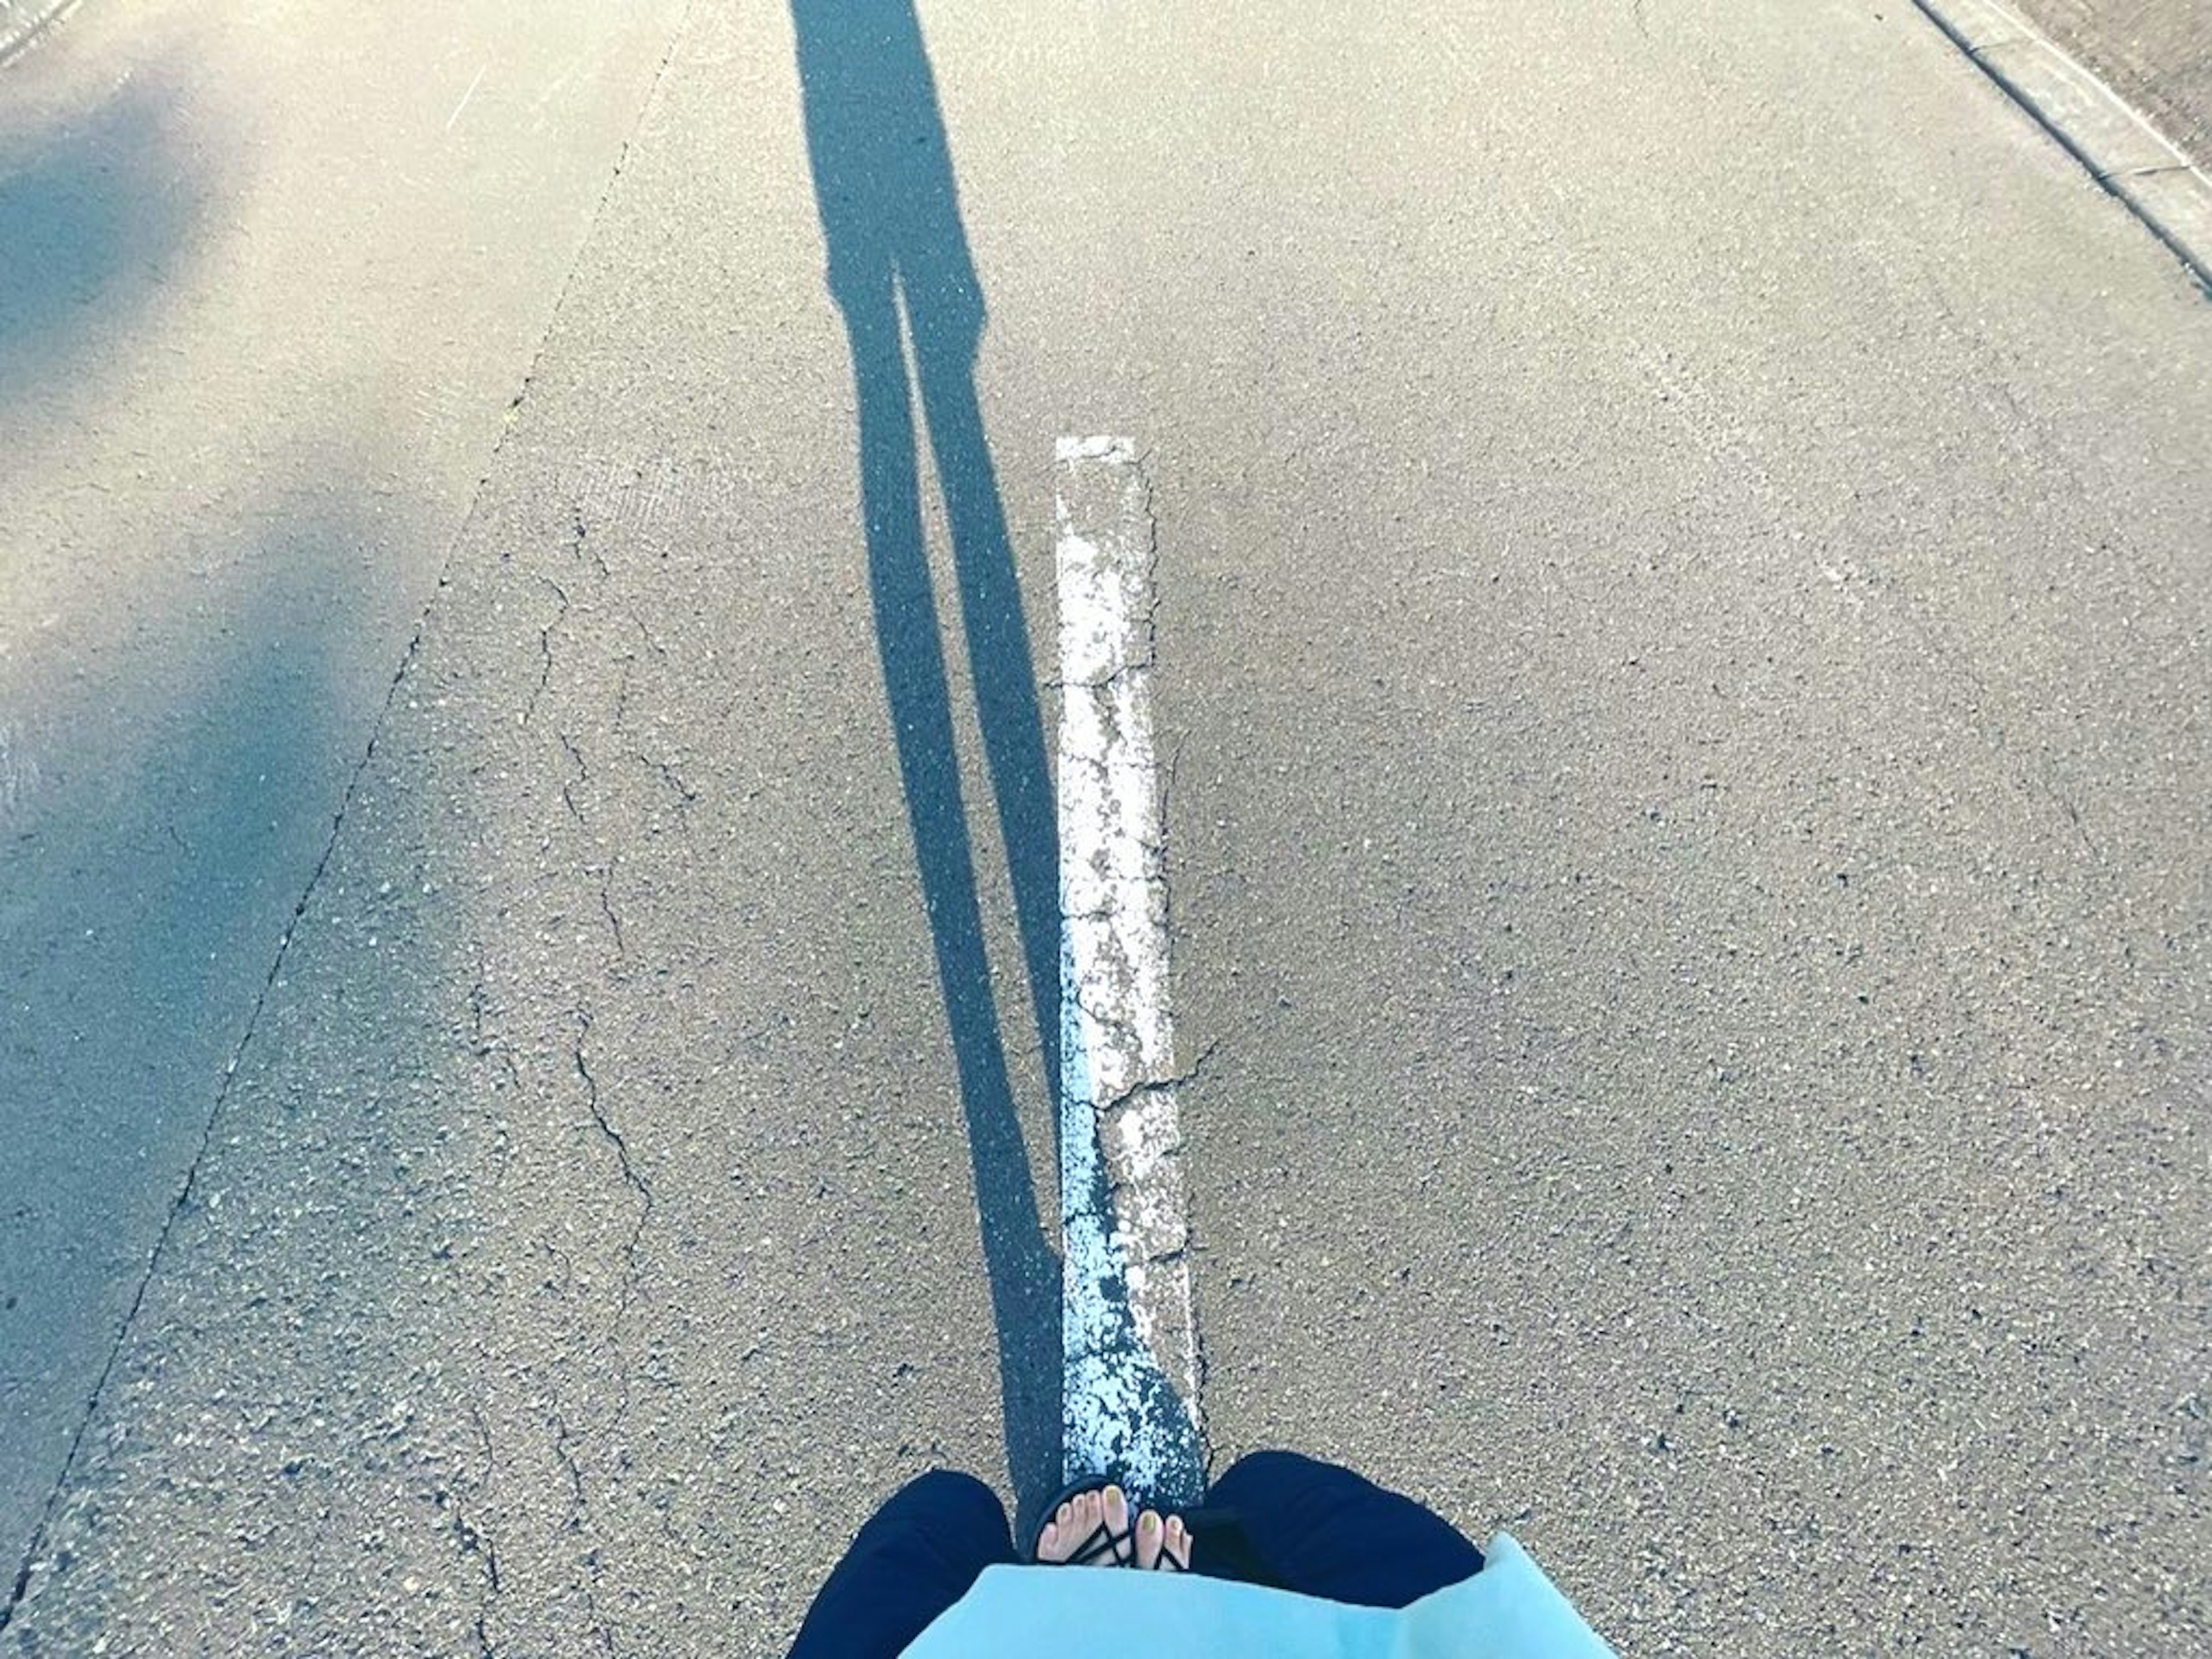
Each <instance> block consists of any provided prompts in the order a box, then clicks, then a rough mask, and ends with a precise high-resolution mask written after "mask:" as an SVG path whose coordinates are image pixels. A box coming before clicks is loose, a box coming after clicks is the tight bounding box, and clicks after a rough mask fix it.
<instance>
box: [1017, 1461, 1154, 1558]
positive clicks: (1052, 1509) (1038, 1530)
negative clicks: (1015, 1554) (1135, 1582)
mask: <svg viewBox="0 0 2212 1659" xmlns="http://www.w3.org/2000/svg"><path fill="white" fill-rule="evenodd" d="M1120 1485H1121V1482H1120V1481H1118V1480H1109V1479H1108V1478H1107V1477H1106V1476H1104V1475H1103V1474H1086V1475H1085V1476H1083V1477H1082V1478H1081V1479H1080V1480H1071V1481H1069V1482H1068V1483H1067V1484H1066V1486H1062V1487H1061V1488H1060V1490H1059V1491H1058V1492H1054V1494H1053V1495H1052V1498H1051V1499H1050V1501H1049V1502H1048V1503H1047V1504H1045V1506H1044V1507H1043V1509H1042V1510H1039V1511H1038V1513H1037V1522H1036V1525H1035V1526H1033V1527H1031V1528H1030V1534H1029V1535H1030V1561H1031V1562H1032V1563H1034V1564H1035V1565H1037V1566H1041V1567H1088V1566H1092V1565H1097V1564H1099V1563H1101V1562H1103V1561H1106V1560H1108V1559H1109V1558H1110V1559H1111V1561H1112V1563H1113V1565H1115V1566H1117V1567H1126V1566H1127V1565H1129V1564H1130V1563H1132V1562H1133V1561H1134V1560H1135V1559H1137V1523H1136V1522H1135V1520H1134V1519H1133V1518H1132V1519H1131V1521H1130V1522H1129V1524H1128V1525H1127V1526H1126V1527H1124V1528H1121V1531H1119V1532H1116V1531H1115V1530H1114V1528H1113V1527H1112V1526H1111V1525H1110V1524H1109V1522H1107V1519H1106V1516H1105V1511H1104V1510H1103V1509H1102V1510H1100V1512H1099V1516H1098V1524H1097V1526H1095V1527H1093V1528H1091V1535H1090V1536H1089V1537H1087V1538H1085V1540H1084V1541H1082V1543H1080V1544H1079V1545H1078V1546H1076V1549H1075V1553H1073V1555H1071V1556H1069V1557H1068V1558H1067V1559H1066V1560H1065V1561H1047V1560H1045V1559H1042V1557H1041V1556H1040V1555H1039V1554H1038V1553H1037V1547H1038V1546H1039V1545H1040V1544H1042V1543H1043V1541H1044V1529H1045V1528H1046V1527H1048V1526H1049V1525H1050V1524H1051V1523H1052V1522H1054V1521H1055V1520H1057V1519H1058V1518H1059V1516H1060V1505H1061V1504H1065V1503H1066V1502H1067V1501H1068V1500H1069V1499H1070V1498H1080V1497H1082V1496H1083V1495H1084V1494H1085V1492H1104V1491H1105V1490H1106V1488H1107V1487H1109V1486H1120ZM1122 1502H1123V1504H1124V1505H1125V1506H1126V1505H1127V1502H1128V1499H1127V1494H1126V1492H1125V1493H1124V1494H1123V1498H1122ZM1124 1546H1127V1551H1126V1553H1125V1552H1124V1548H1123V1547H1124Z"/></svg>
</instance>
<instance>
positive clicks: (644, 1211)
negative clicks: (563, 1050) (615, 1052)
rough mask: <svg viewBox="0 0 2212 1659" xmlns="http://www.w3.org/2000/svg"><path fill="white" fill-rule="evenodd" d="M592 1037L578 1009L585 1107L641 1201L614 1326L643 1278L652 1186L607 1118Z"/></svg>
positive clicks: (584, 1012)
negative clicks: (589, 1050)
mask: <svg viewBox="0 0 2212 1659" xmlns="http://www.w3.org/2000/svg"><path fill="white" fill-rule="evenodd" d="M591 1034H592V1013H591V1010H590V1009H588V1008H579V1009H577V1010H576V1042H575V1048H574V1058H575V1062H576V1075H577V1076H578V1077H579V1078H580V1079H583V1083H584V1103H585V1105H586V1107H588V1108H589V1109H590V1111H591V1114H592V1122H594V1123H596V1124H597V1125H598V1126H599V1133H600V1135H601V1136H602V1137H604V1138H605V1140H606V1142H607V1144H608V1145H609V1146H611V1147H612V1148H613V1149H614V1154H615V1163H616V1164H617V1166H618V1167H619V1168H620V1169H621V1170H622V1176H623V1182H624V1183H625V1184H627V1185H628V1186H629V1188H630V1190H631V1191H632V1192H634V1193H635V1194H637V1197H638V1206H637V1219H636V1221H635V1223H633V1224H632V1225H631V1227H630V1231H629V1240H628V1242H627V1243H624V1244H623V1262H624V1267H623V1289H622V1298H621V1300H620V1302H619V1303H618V1304H617V1305H616V1308H615V1322H616V1323H617V1325H619V1324H620V1323H621V1322H622V1320H623V1316H624V1315H625V1314H627V1313H628V1312H629V1304H630V1302H631V1300H632V1299H633V1298H634V1297H635V1295H636V1293H637V1286H638V1280H639V1279H640V1276H641V1275H640V1273H639V1272H638V1265H637V1258H638V1248H639V1244H640V1243H641V1241H642V1240H643V1238H644V1237H645V1226H646V1223H647V1221H648V1220H650V1219H651V1218H652V1215H653V1186H652V1183H651V1182H648V1181H647V1180H646V1178H645V1177H644V1176H642V1175H641V1174H640V1173H639V1172H638V1169H637V1166H636V1165H635V1164H633V1163H632V1162H631V1161H630V1155H629V1141H627V1140H625V1139H623V1133H622V1131H621V1130H620V1129H618V1128H617V1127H615V1124H614V1120H613V1119H612V1118H611V1117H609V1116H608V1115H607V1110H606V1103H605V1102H604V1101H602V1100H601V1099H600V1098H599V1079H597V1078H595V1077H593V1076H592V1067H591V1063H590V1062H589V1061H588V1060H586V1059H585V1057H584V1050H585V1047H586V1042H588V1040H589V1038H590V1036H591Z"/></svg>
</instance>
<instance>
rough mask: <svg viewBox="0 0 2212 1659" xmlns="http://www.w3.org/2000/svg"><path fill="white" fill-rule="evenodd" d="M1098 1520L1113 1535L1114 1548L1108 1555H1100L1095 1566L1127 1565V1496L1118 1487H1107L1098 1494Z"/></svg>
mask: <svg viewBox="0 0 2212 1659" xmlns="http://www.w3.org/2000/svg"><path fill="white" fill-rule="evenodd" d="M1098 1515H1099V1518H1100V1519H1101V1520H1102V1521H1103V1522H1105V1523H1106V1530H1107V1531H1108V1532H1109V1533H1110V1534H1113V1541H1114V1547H1113V1553H1112V1554H1110V1555H1102V1556H1100V1557H1099V1558H1098V1562H1097V1565H1100V1566H1102V1567H1119V1566H1124V1565H1127V1563H1128V1559H1129V1540H1128V1531H1129V1495H1128V1494H1127V1492H1123V1491H1122V1490H1121V1488H1120V1487H1119V1486H1109V1487H1107V1488H1106V1490H1105V1491H1104V1492H1101V1493H1100V1494H1099V1507H1098Z"/></svg>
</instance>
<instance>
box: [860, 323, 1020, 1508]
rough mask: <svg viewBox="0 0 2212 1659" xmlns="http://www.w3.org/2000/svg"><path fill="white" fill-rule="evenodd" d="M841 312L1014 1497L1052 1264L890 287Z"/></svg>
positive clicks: (898, 732) (883, 643) (887, 658)
mask: <svg viewBox="0 0 2212 1659" xmlns="http://www.w3.org/2000/svg"><path fill="white" fill-rule="evenodd" d="M846 325H847V329H848V333H849V335H850V337H851V340H852V346H853V365H854V382H855V386H856V388H857V391H858V394H859V401H860V481H861V498H862V503H863V509H864V511H865V513H866V520H867V540H868V568H869V580H870V590H871V593H872V600H873V605H874V612H875V625H876V647H877V652H878V656H879V658H880V659H881V662H882V665H883V674H884V693H885V696H886V697H887V698H888V700H889V703H890V716H891V726H892V730H893V732H894V734H895V737H896V745H897V749H898V759H899V772H900V775H901V777H902V780H903V781H904V784H905V787H906V802H907V818H908V826H909V828H910V829H911V830H912V833H913V836H914V847H915V862H916V864H917V865H918V866H919V867H920V870H921V887H922V898H923V902H924V903H925V904H926V906H927V909H928V913H929V922H930V937H931V941H932V944H933V946H934V949H935V951H936V958H937V976H938V983H939V989H940V991H941V992H942V994H943V996H944V999H945V1018H946V1021H947V1024H949V1026H950V1028H951V1036H952V1048H953V1055H954V1060H955V1063H956V1065H957V1068H958V1072H959V1077H960V1094H961V1102H962V1106H963V1110H964V1112H965V1114H966V1117H967V1128H968V1148H969V1158H970V1161H971V1164H972V1165H973V1170H974V1176H975V1202H976V1207H977V1211H978V1218H979V1223H980V1226H981V1235H982V1246H983V1260H984V1265H985V1267H986V1268H987V1271H988V1273H989V1276H990V1284H991V1302H992V1311H993V1314H994V1318H995V1320H996V1322H997V1326H998V1337H999V1377H1000V1406H1001V1409H1002V1410H1003V1412H1004V1413H1005V1422H1006V1461H1007V1468H1008V1473H1009V1474H1010V1475H1011V1477H1012V1481H1013V1484H1014V1488H1015V1492H1016V1496H1017V1498H1018V1500H1020V1501H1023V1502H1026V1501H1028V1500H1029V1499H1030V1498H1032V1497H1034V1496H1035V1495H1036V1493H1037V1492H1041V1491H1044V1492H1048V1491H1050V1490H1051V1489H1052V1487H1053V1486H1054V1484H1055V1483H1056V1482H1057V1480H1058V1478H1059V1468H1060V1270H1059V1266H1058V1263H1057V1262H1056V1261H1054V1257H1053V1255H1052V1254H1051V1252H1050V1251H1049V1249H1047V1247H1046V1245H1045V1242H1044V1237H1043V1234H1042V1231H1041V1229H1040V1226H1039V1223H1038V1216H1037V1204H1036V1190H1035V1188H1034V1187H1033V1186H1032V1184H1031V1182H1030V1170H1029V1159H1028V1153H1027V1151H1026V1148H1025V1146H1024V1142H1023V1139H1022V1133H1021V1124H1020V1121H1019V1120H1018V1117H1017V1115H1016V1113H1015V1109H1014V1099H1013V1091H1012V1085H1011V1084H1010V1083H1009V1081H1008V1079H1007V1075H1006V1054H1005V1050H1004V1048H1002V1047H1001V1044H1000V1035H999V1018H998V1010H997V1007H996V1005H995V1001H994V998H993V996H992V992H991V979H990V964H989V962H988V960H987V957H986V954H985V951H984V944H983V928H982V919H981V912H980V909H979V908H978V905H977V902H976V895H975V859H974V849H973V847H972V845H971V842H970V841H969V834H968V819H967V812H966V809H965V806H964V805H963V802H962V799H961V793H960V773H959V761H958V757H957V754H956V752H955V750H954V749H953V743H952V712H951V702H950V694H949V691H948V689H947V686H946V683H945V648H944V644H943V640H942V636H941V634H940V632H939V621H938V614H937V601H936V596H935V594H934V592H933V591H932V588H931V586H930V576H929V562H928V558H927V550H926V549H925V547H924V544H923V541H922V534H921V506H920V486H919V482H918V477H917V466H916V456H915V427H914V412H913V404H912V399H911V397H910V394H909V392H908V384H907V373H906V363H905V360H904V357H903V355H902V352H901V350H900V348H899V329H898V316H897V311H896V307H895V306H894V305H893V303H892V301H891V297H890V293H889V291H888V288H886V290H885V291H884V294H883V295H882V302H881V304H880V305H875V304H868V305H849V306H848V309H847V313H846Z"/></svg>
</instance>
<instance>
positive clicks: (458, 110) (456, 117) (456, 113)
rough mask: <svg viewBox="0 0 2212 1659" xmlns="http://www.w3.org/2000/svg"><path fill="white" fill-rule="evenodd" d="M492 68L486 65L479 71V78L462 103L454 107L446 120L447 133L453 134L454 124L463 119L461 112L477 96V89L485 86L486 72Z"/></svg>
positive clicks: (462, 98)
mask: <svg viewBox="0 0 2212 1659" xmlns="http://www.w3.org/2000/svg"><path fill="white" fill-rule="evenodd" d="M490 67H491V65H490V64H485V65H484V66H483V69H480V70H477V78H476V79H475V80H473V81H471V82H469V89H468V90H467V91H466V92H465V93H463V94H461V101H460V102H459V103H458V104H456V105H454V106H453V113H452V114H451V115H448V116H447V118H446V131H448V132H451V131H453V123H454V122H456V121H458V120H459V119H460V118H461V112H462V111H463V110H465V109H466V108H467V107H468V106H469V100H470V99H471V98H473V97H475V96H476V95H477V88H478V87H480V86H482V85H483V78H484V70H488V69H489V68H490Z"/></svg>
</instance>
